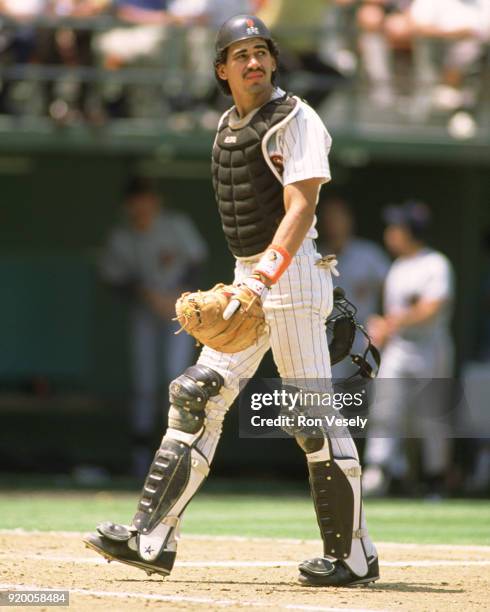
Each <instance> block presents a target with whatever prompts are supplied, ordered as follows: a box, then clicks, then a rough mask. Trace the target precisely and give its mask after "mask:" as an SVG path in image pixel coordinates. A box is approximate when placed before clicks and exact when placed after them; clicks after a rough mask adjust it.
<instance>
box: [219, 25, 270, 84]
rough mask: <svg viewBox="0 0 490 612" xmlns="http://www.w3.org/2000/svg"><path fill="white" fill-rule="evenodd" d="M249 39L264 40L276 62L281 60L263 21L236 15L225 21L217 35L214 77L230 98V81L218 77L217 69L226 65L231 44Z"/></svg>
mask: <svg viewBox="0 0 490 612" xmlns="http://www.w3.org/2000/svg"><path fill="white" fill-rule="evenodd" d="M248 38H262V39H264V40H265V42H266V44H267V47H268V48H269V52H270V54H271V55H272V57H274V59H275V60H276V62H277V60H278V58H279V49H278V47H277V44H276V43H275V41H274V39H273V38H272V34H271V33H270V30H269V28H268V27H267V26H266V25H265V23H264V22H263V21H262V20H261V19H259V18H258V17H255V15H235V16H234V17H231V18H230V19H228V20H227V21H225V23H224V24H223V25H222V26H221V28H220V29H219V31H218V34H217V35H216V41H215V58H214V75H215V77H216V81H217V82H218V85H219V87H220V89H221V91H222V92H223V93H224V94H226V95H228V96H230V95H231V90H230V86H229V85H228V81H224V80H223V79H221V78H220V77H219V76H218V73H217V71H216V69H217V68H218V66H219V65H220V64H224V63H225V62H226V56H227V52H228V47H229V46H230V45H231V44H233V43H235V42H238V41H240V40H247V39H248ZM276 74H277V71H274V72H273V73H272V77H271V82H272V83H273V84H274V82H275V80H276Z"/></svg>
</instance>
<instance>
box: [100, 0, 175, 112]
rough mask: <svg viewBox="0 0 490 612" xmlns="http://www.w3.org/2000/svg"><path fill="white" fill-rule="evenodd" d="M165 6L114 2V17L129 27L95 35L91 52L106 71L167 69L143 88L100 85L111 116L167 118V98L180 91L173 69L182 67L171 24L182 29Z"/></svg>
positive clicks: (160, 0) (153, 0)
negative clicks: (132, 68) (130, 68)
mask: <svg viewBox="0 0 490 612" xmlns="http://www.w3.org/2000/svg"><path fill="white" fill-rule="evenodd" d="M168 5H169V2H168V0H116V7H115V13H116V16H117V17H118V18H119V19H121V20H122V21H125V22H126V23H127V24H128V25H126V26H124V27H121V26H118V27H115V28H112V29H111V30H108V31H106V32H104V33H102V34H99V35H98V36H96V37H95V39H94V49H95V50H96V52H97V54H98V56H99V59H100V63H101V64H102V65H103V66H104V67H105V68H108V69H111V70H116V69H118V68H121V67H124V66H130V67H141V68H156V67H158V68H162V67H166V68H168V69H169V70H168V71H167V72H166V74H165V75H164V78H163V79H153V80H151V81H150V82H148V83H145V84H142V83H140V84H134V85H129V84H128V85H124V84H122V83H120V82H118V81H116V80H114V79H112V80H111V81H110V82H109V83H108V84H106V85H103V87H102V97H103V99H104V102H105V109H106V111H107V112H108V114H109V115H110V116H111V117H121V116H123V117H126V116H128V115H129V116H132V117H162V116H165V115H166V114H167V112H168V110H169V108H168V103H167V98H168V97H171V96H172V95H173V94H174V92H175V91H176V90H177V91H179V90H180V88H181V79H179V78H177V80H176V76H178V75H176V69H178V68H179V66H180V65H181V63H182V48H181V44H180V42H179V39H178V38H176V37H175V36H172V29H171V28H170V27H169V26H176V25H180V24H181V23H182V20H181V19H180V18H179V17H178V16H176V15H172V14H171V13H170V12H169V11H168ZM164 90H165V96H164V95H163V91H164Z"/></svg>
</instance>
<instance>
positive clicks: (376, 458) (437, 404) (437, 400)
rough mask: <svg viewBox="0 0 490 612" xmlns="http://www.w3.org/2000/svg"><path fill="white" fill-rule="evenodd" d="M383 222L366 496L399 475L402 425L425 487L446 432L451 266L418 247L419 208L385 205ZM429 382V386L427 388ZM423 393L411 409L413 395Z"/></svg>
mask: <svg viewBox="0 0 490 612" xmlns="http://www.w3.org/2000/svg"><path fill="white" fill-rule="evenodd" d="M385 220H386V222H387V227H386V231H385V236H384V238H385V242H386V246H387V248H388V250H389V251H391V253H392V254H393V255H395V256H396V257H397V259H396V260H395V262H394V263H393V265H392V266H391V268H390V271H389V273H388V276H387V278H386V284H385V289H384V316H383V317H373V318H372V319H371V320H370V322H369V325H368V328H369V333H370V335H371V337H372V339H373V342H374V344H376V345H377V346H380V347H381V346H384V349H383V353H382V360H381V368H380V371H379V375H378V381H377V382H378V387H379V390H378V392H377V394H376V396H377V401H376V402H375V403H374V405H373V407H372V410H371V416H370V420H369V423H370V429H369V439H368V441H367V445H366V454H365V459H366V463H367V467H366V469H365V473H364V477H363V490H364V492H365V494H371V495H375V494H378V495H379V494H383V493H385V492H386V491H387V488H388V486H389V483H390V480H391V479H392V478H397V479H402V478H404V477H405V476H406V472H407V461H406V458H405V455H404V453H403V450H402V448H401V436H402V433H403V427H404V425H410V426H411V427H412V432H413V433H412V435H413V434H415V435H418V436H419V437H421V438H422V449H423V464H424V468H425V471H426V474H425V476H426V477H428V478H429V479H430V480H432V481H433V482H432V485H433V486H435V485H436V484H438V483H439V482H440V481H441V479H442V477H443V476H444V474H445V471H446V469H447V466H448V461H449V440H448V433H449V432H448V430H447V425H446V424H445V423H444V422H443V421H442V420H441V419H440V415H441V413H442V412H443V410H444V409H445V408H446V407H447V402H448V401H449V397H448V396H447V391H448V385H447V384H445V383H444V382H442V384H441V381H440V379H448V378H450V377H451V375H452V371H453V343H452V339H451V335H450V330H449V322H450V316H451V306H452V301H453V296H454V287H453V271H452V267H451V264H450V262H449V260H448V259H447V257H445V256H444V255H443V254H442V253H439V252H438V251H435V250H434V249H431V248H430V247H428V246H427V244H426V234H427V229H428V226H429V221H430V211H429V209H428V207H427V206H426V205H425V204H423V203H421V202H406V203H405V204H403V205H401V206H393V207H389V208H388V209H387V210H386V212H385ZM383 379H390V380H389V382H388V381H387V380H383ZM431 380H434V381H435V382H434V383H432V384H429V383H430V381H431ZM424 387H425V391H424V395H418V396H417V397H418V399H417V402H418V409H417V410H416V411H414V410H415V408H414V406H413V405H412V406H411V400H413V399H414V391H422V390H423V389H424ZM424 399H425V401H424ZM421 401H422V403H421ZM410 416H412V419H409V417H410ZM407 420H408V421H409V423H406V422H407ZM410 421H412V422H411V423H410ZM413 421H416V422H413ZM433 490H434V489H433Z"/></svg>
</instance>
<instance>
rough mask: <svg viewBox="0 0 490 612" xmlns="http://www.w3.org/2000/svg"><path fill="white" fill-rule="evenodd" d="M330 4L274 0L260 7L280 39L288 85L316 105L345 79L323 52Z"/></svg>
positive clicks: (323, 0) (317, 0)
mask: <svg viewBox="0 0 490 612" xmlns="http://www.w3.org/2000/svg"><path fill="white" fill-rule="evenodd" d="M330 4H331V3H330V2H329V1H328V0H308V2H298V1H297V0H270V1H269V2H266V3H265V5H264V6H263V7H262V9H261V10H260V11H259V17H260V18H261V19H262V20H263V21H264V23H265V24H266V25H267V26H268V27H269V28H270V29H271V30H273V34H274V37H275V38H276V39H277V41H278V42H279V45H280V49H281V57H280V73H281V76H282V78H283V80H284V81H285V88H287V87H290V88H291V89H294V90H295V91H297V92H298V93H299V94H300V95H302V96H304V97H305V98H306V100H307V101H308V102H309V103H310V104H311V105H312V106H318V105H319V104H320V103H321V102H322V101H323V100H324V99H325V97H326V96H327V95H328V94H329V93H330V92H331V91H332V90H333V89H335V87H337V86H338V84H339V83H340V82H341V81H342V79H343V76H342V74H341V73H340V72H339V70H338V69H337V68H336V67H335V66H333V65H330V64H327V63H326V62H325V60H324V59H323V58H322V57H321V55H320V49H321V41H322V38H323V36H325V35H326V36H328V32H327V33H325V31H324V29H325V27H324V26H325V21H326V15H327V12H328V11H329V9H330V8H331V6H330ZM293 79H296V80H295V81H294V82H293ZM290 81H291V84H289V82H290Z"/></svg>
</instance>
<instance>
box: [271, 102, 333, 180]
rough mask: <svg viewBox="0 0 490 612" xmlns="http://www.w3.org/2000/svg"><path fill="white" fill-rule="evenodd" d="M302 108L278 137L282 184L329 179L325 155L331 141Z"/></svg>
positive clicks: (313, 116) (318, 121)
mask: <svg viewBox="0 0 490 612" xmlns="http://www.w3.org/2000/svg"><path fill="white" fill-rule="evenodd" d="M299 104H301V105H302V106H301V108H300V109H299V110H298V112H297V113H296V115H295V116H294V117H293V118H292V119H291V121H289V122H288V123H287V124H286V126H285V128H284V130H282V133H281V134H280V135H279V139H278V145H279V149H280V153H281V155H282V158H283V164H284V172H283V175H282V179H283V185H284V186H286V185H289V184H291V183H296V182H297V181H303V180H306V179H309V178H320V179H322V183H327V182H328V181H329V180H330V179H331V175H330V164H329V161H328V154H329V152H330V147H331V146H332V138H331V137H330V134H329V133H328V131H327V128H326V127H325V125H324V124H323V122H322V120H321V119H320V117H319V116H318V115H317V114H316V112H315V111H314V110H313V109H312V108H310V107H309V106H307V105H305V104H304V103H302V102H299Z"/></svg>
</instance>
